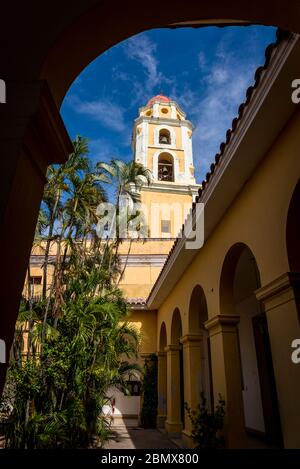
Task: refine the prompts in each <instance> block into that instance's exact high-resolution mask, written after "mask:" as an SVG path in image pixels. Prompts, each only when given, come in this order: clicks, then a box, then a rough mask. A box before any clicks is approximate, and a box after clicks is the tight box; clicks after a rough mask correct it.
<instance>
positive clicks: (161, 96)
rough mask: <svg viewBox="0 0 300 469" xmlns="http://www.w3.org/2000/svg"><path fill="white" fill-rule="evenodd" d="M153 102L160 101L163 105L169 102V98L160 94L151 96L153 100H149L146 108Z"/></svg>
mask: <svg viewBox="0 0 300 469" xmlns="http://www.w3.org/2000/svg"><path fill="white" fill-rule="evenodd" d="M154 101H162V102H163V103H169V102H170V101H171V99H170V98H167V96H163V95H162V94H158V95H156V96H153V98H151V99H149V101H148V103H147V106H150V104H152V103H153V102H154Z"/></svg>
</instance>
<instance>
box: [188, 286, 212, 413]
mask: <svg viewBox="0 0 300 469" xmlns="http://www.w3.org/2000/svg"><path fill="white" fill-rule="evenodd" d="M207 320H208V311H207V302H206V297H205V293H204V290H203V288H202V287H201V286H200V285H196V286H195V287H194V289H193V291H192V295H191V299H190V304H189V321H188V332H189V334H197V335H199V337H200V347H199V353H200V357H199V358H200V363H199V370H198V376H197V378H198V379H197V378H196V379H195V383H196V386H197V385H198V386H197V387H199V397H200V395H201V394H203V396H204V398H205V399H206V404H207V407H208V409H211V408H213V392H212V373H211V355H210V340H209V334H208V331H207V330H206V329H205V327H204V323H205V322H206V321H207Z"/></svg>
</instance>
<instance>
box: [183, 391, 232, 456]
mask: <svg viewBox="0 0 300 469" xmlns="http://www.w3.org/2000/svg"><path fill="white" fill-rule="evenodd" d="M185 409H186V411H187V413H188V416H189V418H190V420H191V422H192V426H193V430H192V438H193V440H194V442H195V443H196V448H198V449H217V448H223V447H224V438H223V436H222V433H221V432H222V430H223V427H224V416H225V401H224V400H223V399H222V397H221V395H219V402H218V404H217V406H216V408H215V410H214V411H213V412H209V411H208V409H207V406H206V399H205V397H204V394H203V393H201V403H200V404H199V405H198V407H197V409H196V410H192V409H191V408H190V407H189V406H188V405H187V403H185Z"/></svg>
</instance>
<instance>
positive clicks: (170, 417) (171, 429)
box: [165, 344, 182, 435]
mask: <svg viewBox="0 0 300 469" xmlns="http://www.w3.org/2000/svg"><path fill="white" fill-rule="evenodd" d="M165 351H166V352H167V420H166V424H165V427H166V430H167V432H168V433H169V434H173V435H175V434H176V435H179V434H180V433H181V431H182V422H181V411H180V345H173V344H171V345H168V346H167V347H166V348H165Z"/></svg>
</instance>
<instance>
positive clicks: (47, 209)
mask: <svg viewBox="0 0 300 469" xmlns="http://www.w3.org/2000/svg"><path fill="white" fill-rule="evenodd" d="M73 147H74V151H73V153H71V155H70V156H69V159H68V161H67V162H66V163H65V164H63V165H53V166H50V167H49V169H48V172H47V180H48V182H47V185H46V187H45V191H44V196H43V202H42V210H43V214H44V216H47V217H48V220H49V222H48V233H47V235H46V246H45V255H44V267H43V298H44V299H46V295H47V280H48V279H47V273H48V263H49V252H50V246H51V243H52V242H53V240H54V237H53V233H54V229H55V225H56V224H57V223H58V218H59V216H58V215H59V211H61V210H62V196H63V195H66V194H67V193H68V191H69V184H68V182H69V180H70V178H71V177H74V175H75V174H78V173H80V172H82V171H87V170H88V169H89V160H88V158H87V154H88V141H87V139H85V138H82V137H80V136H77V137H76V139H75V140H74V142H73Z"/></svg>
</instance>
